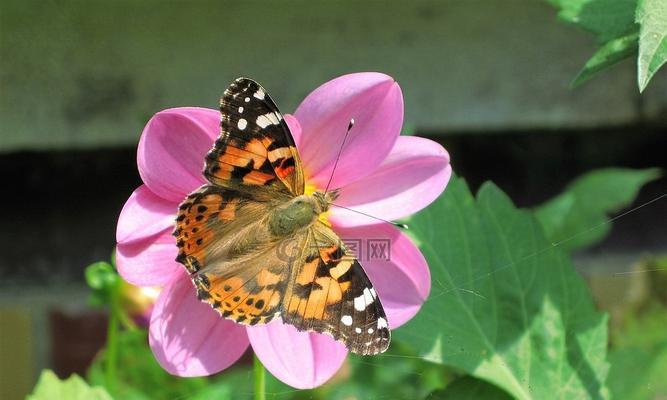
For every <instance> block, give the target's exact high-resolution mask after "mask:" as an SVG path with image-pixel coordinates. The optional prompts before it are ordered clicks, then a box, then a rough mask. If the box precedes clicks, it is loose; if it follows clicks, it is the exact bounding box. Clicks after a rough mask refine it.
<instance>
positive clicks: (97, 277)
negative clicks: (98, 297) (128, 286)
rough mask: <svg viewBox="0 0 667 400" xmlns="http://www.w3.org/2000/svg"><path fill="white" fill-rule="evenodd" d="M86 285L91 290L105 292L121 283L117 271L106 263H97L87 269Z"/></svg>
mask: <svg viewBox="0 0 667 400" xmlns="http://www.w3.org/2000/svg"><path fill="white" fill-rule="evenodd" d="M85 275H86V283H87V284H88V286H90V288H91V289H95V290H105V289H109V288H111V287H114V286H115V285H116V284H118V282H119V277H118V274H117V273H116V270H114V268H113V267H112V266H111V264H109V263H108V262H105V261H100V262H96V263H94V264H90V265H89V266H88V267H86V272H85Z"/></svg>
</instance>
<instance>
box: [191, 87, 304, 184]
mask: <svg viewBox="0 0 667 400" xmlns="http://www.w3.org/2000/svg"><path fill="white" fill-rule="evenodd" d="M220 112H221V133H220V137H219V138H218V139H217V140H216V142H215V146H214V148H213V149H212V150H211V151H210V152H209V153H208V155H207V156H206V166H205V168H204V175H205V176H206V178H207V179H208V180H209V181H210V182H211V183H214V184H216V185H220V186H223V187H227V188H231V189H235V190H246V191H247V190H253V189H254V193H256V194H257V196H260V195H261V194H262V193H265V192H266V189H268V190H273V191H278V192H287V193H291V194H292V195H300V194H303V191H304V177H303V170H302V168H301V161H300V159H299V154H298V152H297V150H296V145H295V143H294V138H293V137H292V134H291V133H290V130H289V127H288V126H287V123H286V122H285V120H284V118H283V116H282V114H281V113H280V111H278V107H276V105H275V103H274V102H273V100H271V98H270V97H269V95H268V94H267V93H266V91H265V90H264V88H262V87H261V86H260V85H259V84H258V83H257V82H255V81H253V80H251V79H247V78H239V79H237V80H235V81H234V82H233V83H232V84H231V85H230V86H229V87H228V88H227V90H225V93H224V95H223V96H222V98H221V99H220Z"/></svg>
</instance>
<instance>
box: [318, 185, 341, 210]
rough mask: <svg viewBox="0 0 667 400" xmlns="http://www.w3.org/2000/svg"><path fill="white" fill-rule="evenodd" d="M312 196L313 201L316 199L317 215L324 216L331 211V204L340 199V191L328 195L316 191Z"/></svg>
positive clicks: (333, 191)
mask: <svg viewBox="0 0 667 400" xmlns="http://www.w3.org/2000/svg"><path fill="white" fill-rule="evenodd" d="M312 196H313V199H315V205H316V206H317V207H318V210H317V213H318V214H322V213H324V212H327V211H329V206H330V205H331V203H332V202H333V201H334V200H336V199H337V198H338V190H332V191H328V192H326V193H325V192H320V191H316V192H315V193H313V194H312Z"/></svg>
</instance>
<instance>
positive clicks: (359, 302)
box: [354, 294, 366, 311]
mask: <svg viewBox="0 0 667 400" xmlns="http://www.w3.org/2000/svg"><path fill="white" fill-rule="evenodd" d="M354 309H355V310H357V311H364V310H365V309H366V302H365V301H364V295H363V294H362V295H361V296H359V297H355V298H354Z"/></svg>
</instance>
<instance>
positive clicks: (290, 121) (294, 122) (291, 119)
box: [283, 114, 301, 144]
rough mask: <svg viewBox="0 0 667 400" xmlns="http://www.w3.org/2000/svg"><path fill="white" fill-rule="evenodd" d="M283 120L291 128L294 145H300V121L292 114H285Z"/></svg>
mask: <svg viewBox="0 0 667 400" xmlns="http://www.w3.org/2000/svg"><path fill="white" fill-rule="evenodd" d="M283 118H284V119H285V122H286V123H287V126H288V127H289V130H290V133H291V134H292V138H294V143H297V144H298V143H299V142H300V141H301V124H300V123H299V120H298V119H296V117H295V116H294V115H291V114H285V115H283Z"/></svg>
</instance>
